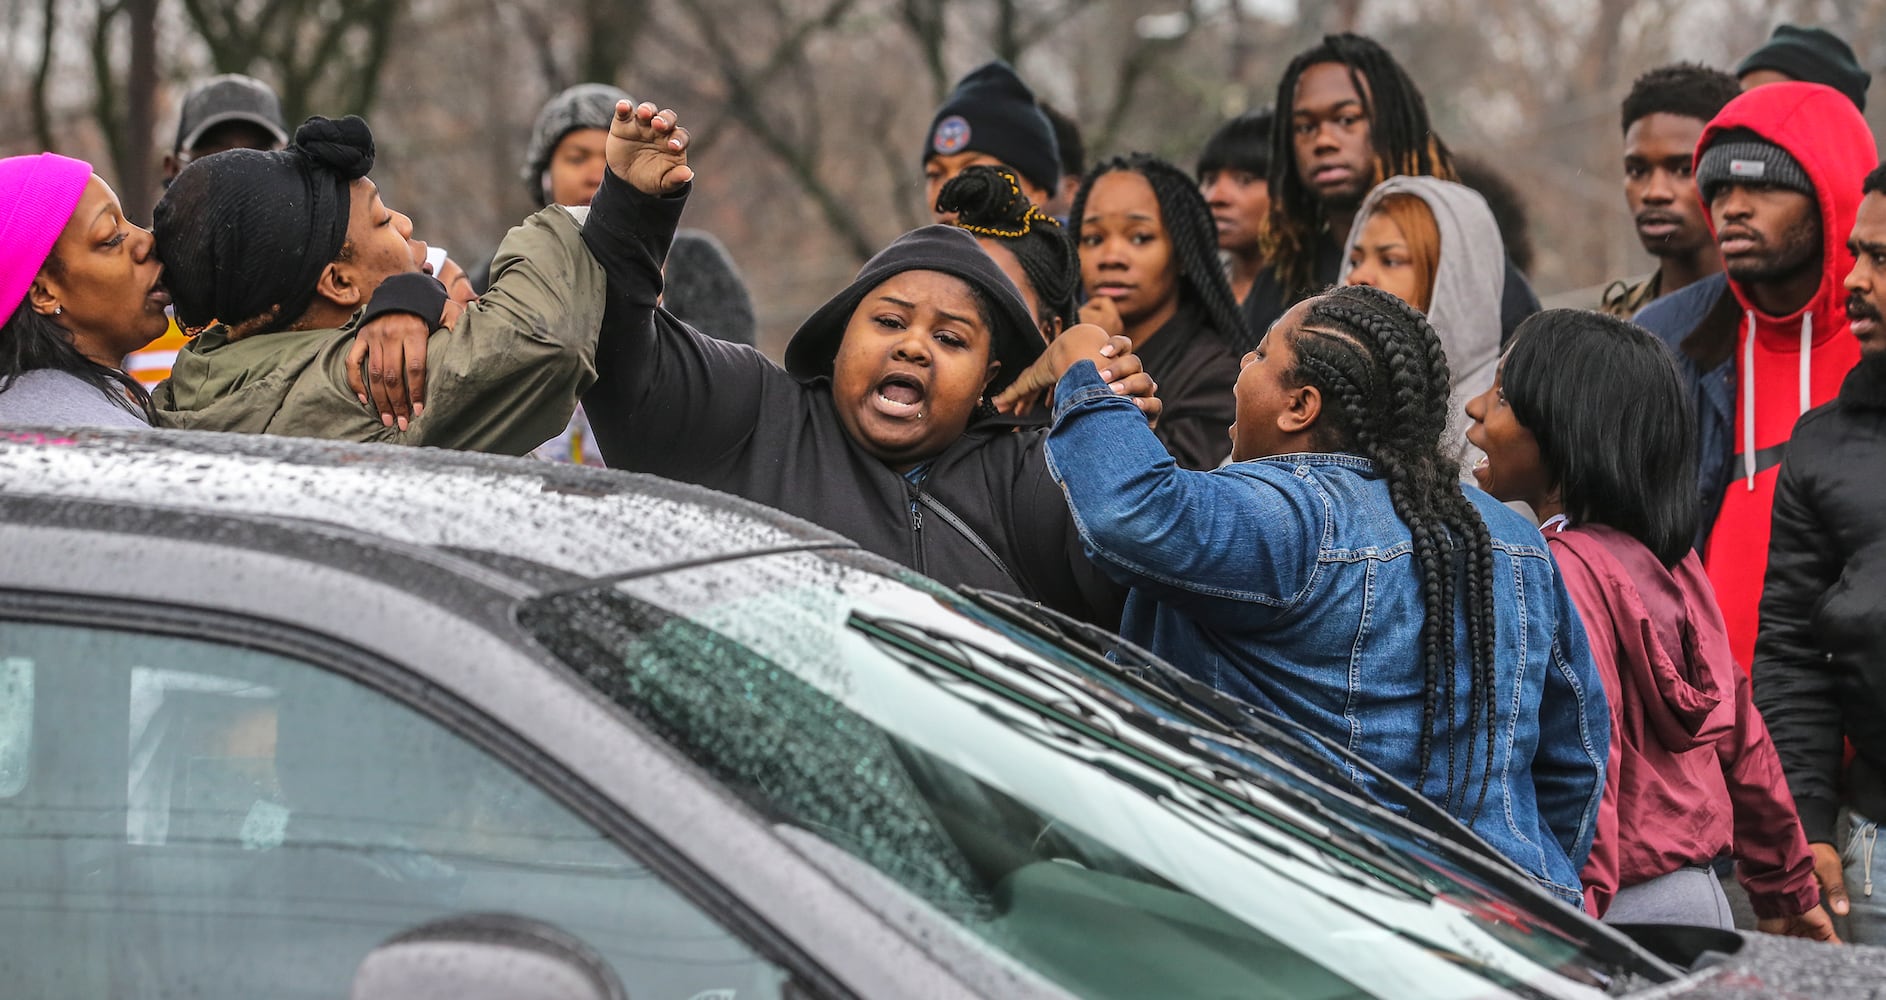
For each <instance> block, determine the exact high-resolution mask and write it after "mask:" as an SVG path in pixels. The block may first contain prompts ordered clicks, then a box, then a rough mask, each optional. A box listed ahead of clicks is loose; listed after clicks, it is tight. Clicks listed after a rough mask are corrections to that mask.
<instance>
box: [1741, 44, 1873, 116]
mask: <svg viewBox="0 0 1886 1000" xmlns="http://www.w3.org/2000/svg"><path fill="white" fill-rule="evenodd" d="M1758 69H1771V70H1774V71H1775V72H1777V73H1782V74H1785V75H1787V76H1788V77H1791V78H1793V79H1796V80H1799V81H1801V82H1802V83H1819V84H1824V85H1826V86H1829V87H1832V88H1834V89H1835V90H1838V91H1840V92H1841V93H1843V94H1845V95H1847V99H1848V100H1850V101H1852V102H1853V105H1854V107H1857V108H1859V109H1860V110H1861V111H1865V110H1866V88H1867V86H1868V85H1870V84H1871V83H1872V82H1873V78H1872V77H1871V76H1870V75H1868V74H1867V72H1866V70H1864V69H1861V68H1860V61H1859V60H1858V59H1855V58H1854V57H1853V49H1852V48H1851V47H1849V46H1848V45H1847V43H1846V42H1843V41H1841V40H1840V39H1839V38H1837V37H1835V36H1834V35H1833V33H1832V32H1829V31H1826V30H1824V29H1821V28H1801V27H1796V26H1795V25H1792V24H1784V25H1782V26H1780V27H1778V28H1776V29H1775V33H1774V34H1773V35H1771V36H1769V39H1768V41H1767V43H1766V44H1764V45H1763V46H1762V47H1761V48H1759V49H1756V50H1755V51H1754V52H1751V53H1749V56H1748V58H1747V59H1744V60H1742V63H1741V65H1739V66H1737V67H1736V68H1735V75H1736V77H1737V78H1740V77H1744V76H1747V75H1748V74H1750V73H1753V72H1755V71H1756V70H1758Z"/></svg>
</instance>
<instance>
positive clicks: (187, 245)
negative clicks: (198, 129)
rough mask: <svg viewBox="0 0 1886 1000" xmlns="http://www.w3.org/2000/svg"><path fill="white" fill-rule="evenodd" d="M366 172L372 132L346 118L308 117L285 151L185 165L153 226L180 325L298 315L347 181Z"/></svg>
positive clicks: (323, 259)
mask: <svg viewBox="0 0 1886 1000" xmlns="http://www.w3.org/2000/svg"><path fill="white" fill-rule="evenodd" d="M371 169H373V131H372V130H371V129H369V128H367V123H366V122H365V121H362V120H361V119H360V118H359V117H357V116H354V115H348V116H347V117H345V118H342V119H339V120H335V119H330V118H322V117H319V116H316V117H313V118H309V119H308V120H307V121H305V122H303V123H302V125H301V127H300V128H298V129H296V130H295V142H294V145H292V146H290V147H289V148H287V149H284V150H280V151H276V152H264V151H261V150H255V149H232V150H228V151H227V152H222V153H217V154H214V155H212V156H206V157H204V158H202V159H200V160H197V161H195V162H193V163H191V164H190V165H189V166H188V167H185V168H184V170H183V172H182V173H180V174H178V175H177V179H176V180H175V181H173V182H172V183H171V185H170V188H169V190H167V191H165V192H164V197H163V200H161V201H159V202H158V203H157V210H156V212H155V213H154V220H153V225H152V229H153V231H154V232H155V233H156V236H157V257H158V259H159V260H161V261H162V262H163V264H164V285H165V287H167V288H169V289H170V298H171V301H172V303H174V304H175V306H176V310H177V320H178V322H179V323H181V324H182V325H183V326H185V327H192V328H195V327H204V326H208V325H209V324H210V323H212V322H220V323H225V324H228V325H230V326H232V327H233V326H240V325H242V324H244V323H247V322H249V321H251V320H255V319H257V318H258V317H267V321H266V322H265V323H263V324H262V325H261V326H260V327H258V328H256V329H254V330H245V331H244V333H245V334H253V333H266V332H268V331H271V330H275V329H279V328H280V327H282V326H284V325H286V324H288V323H290V322H293V321H294V320H296V319H299V318H300V317H301V315H302V314H303V313H305V312H307V311H308V304H309V302H311V301H312V300H313V299H314V290H315V285H316V284H317V283H318V282H319V281H320V278H321V271H322V269H323V268H325V267H327V265H328V264H330V263H332V262H333V260H334V258H335V257H337V256H339V255H340V252H341V248H342V247H343V246H345V245H346V242H347V219H348V213H349V210H350V208H351V204H352V203H351V198H350V197H349V195H348V185H349V184H351V183H352V182H353V181H355V180H357V179H359V178H361V177H365V176H366V175H367V171H369V170H371Z"/></svg>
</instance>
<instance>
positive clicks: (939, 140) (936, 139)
mask: <svg viewBox="0 0 1886 1000" xmlns="http://www.w3.org/2000/svg"><path fill="white" fill-rule="evenodd" d="M970 134H971V133H970V129H969V119H967V118H964V117H963V116H962V115H951V116H949V117H948V118H945V119H943V120H942V121H940V122H937V123H936V131H935V132H934V133H932V134H931V136H930V151H931V152H933V153H937V154H939V155H942V156H950V155H953V154H956V153H960V152H962V151H963V150H965V149H968V148H969V137H970Z"/></svg>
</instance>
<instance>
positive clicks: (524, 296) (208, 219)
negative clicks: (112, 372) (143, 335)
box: [152, 115, 607, 455]
mask: <svg viewBox="0 0 1886 1000" xmlns="http://www.w3.org/2000/svg"><path fill="white" fill-rule="evenodd" d="M373 162H374V143H373V133H372V131H371V130H370V129H368V127H367V123H366V122H364V121H362V120H361V119H359V118H357V117H354V116H351V115H350V116H348V117H346V118H341V119H328V118H321V117H314V118H309V119H308V120H307V121H306V122H304V123H303V124H302V126H301V127H300V128H299V129H297V130H296V132H295V140H294V142H293V144H292V145H290V146H289V148H287V149H284V150H275V151H263V150H254V149H232V150H228V151H225V152H221V153H216V154H214V155H212V156H206V157H204V158H202V159H200V160H195V161H193V162H192V163H191V164H190V165H189V166H187V167H185V168H184V169H183V172H182V173H180V174H178V175H177V179H176V180H175V181H173V182H172V183H171V185H170V187H169V188H168V189H167V190H166V191H165V192H164V197H163V199H162V200H160V201H159V202H158V204H157V209H156V211H155V213H154V222H153V227H152V228H153V229H154V230H155V233H156V237H157V256H158V258H159V259H160V260H162V261H163V264H164V278H165V284H166V285H167V286H168V287H169V289H170V294H171V297H172V300H173V302H174V305H175V309H176V314H177V322H178V324H179V326H181V327H183V328H184V330H185V331H186V332H188V333H191V334H192V335H193V336H192V340H191V341H190V344H189V346H187V347H186V348H184V349H183V350H182V351H180V352H179V353H178V355H177V360H176V362H175V364H174V365H173V366H172V368H171V374H170V378H169V379H168V380H167V381H165V382H164V383H163V384H162V385H160V386H158V388H157V391H156V392H155V393H153V400H154V402H155V405H156V415H157V420H158V423H159V424H160V425H163V426H167V427H179V428H189V429H196V430H220V431H236V432H241V433H252V434H284V435H290V436H295V437H317V438H328V439H333V440H345V441H385V442H391V443H399V444H414V445H430V446H436V447H445V448H460V449H464V450H467V451H489V452H497V453H502V454H512V455H522V454H525V453H527V452H529V451H530V450H531V449H532V448H534V447H536V446H537V445H539V444H541V443H542V442H543V441H545V440H546V439H548V438H550V437H552V436H553V435H555V434H556V433H557V432H558V431H559V430H561V429H563V427H564V425H565V424H566V423H567V422H568V420H569V418H570V414H571V412H572V411H574V410H575V408H576V403H577V399H578V398H579V396H580V395H581V393H582V391H583V390H584V389H586V388H588V387H589V384H590V382H592V381H594V379H595V361H594V355H595V350H596V330H597V327H598V325H599V324H600V323H601V321H602V312H603V299H604V293H605V289H606V287H607V286H606V282H605V278H604V274H603V270H602V268H601V267H600V266H599V265H598V264H597V263H596V261H595V260H594V259H593V258H592V257H591V256H590V254H589V252H588V251H587V250H586V249H584V246H583V240H582V237H581V235H580V227H581V224H582V221H581V218H580V213H572V212H571V211H569V210H566V209H563V208H559V207H552V208H547V209H544V210H543V211H541V212H538V213H537V214H536V215H533V216H531V217H530V218H528V219H526V220H525V221H524V223H523V224H522V225H520V226H518V227H517V228H515V229H513V230H511V233H510V235H509V236H507V237H506V238H505V240H504V243H503V244H501V245H500V246H499V248H498V255H497V262H496V265H495V266H494V268H493V273H494V274H495V275H496V277H495V279H494V280H493V281H492V284H491V288H490V289H489V290H488V291H487V292H486V293H485V294H484V296H483V297H482V298H480V299H478V300H477V301H474V302H471V303H470V304H468V305H464V306H463V307H462V308H461V307H460V306H458V305H457V304H456V303H450V304H448V299H447V296H446V290H445V287H444V286H443V285H441V284H440V283H439V282H438V281H436V280H434V279H433V278H432V277H430V276H429V275H426V274H424V273H422V272H421V271H420V268H419V260H420V259H423V257H424V254H425V245H424V244H423V243H420V242H418V241H416V240H414V239H413V238H412V232H413V226H412V220H411V219H408V218H407V217H406V216H404V215H402V214H400V213H398V212H395V211H393V210H392V209H391V208H389V207H387V205H386V203H385V201H384V200H383V199H382V198H381V197H380V190H379V188H378V187H377V186H376V185H375V184H374V183H373V181H372V180H371V179H370V178H369V177H368V176H367V174H368V172H369V171H371V170H372V169H373ZM593 215H594V213H593V212H592V213H591V217H593ZM375 331H381V332H383V334H384V336H370V334H374V332H375ZM369 395H371V399H369ZM408 413H410V414H411V419H408V417H407V414H408Z"/></svg>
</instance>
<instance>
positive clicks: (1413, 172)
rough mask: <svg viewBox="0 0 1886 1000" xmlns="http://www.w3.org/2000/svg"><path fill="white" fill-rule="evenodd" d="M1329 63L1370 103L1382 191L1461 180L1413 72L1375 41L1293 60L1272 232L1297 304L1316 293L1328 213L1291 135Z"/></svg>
mask: <svg viewBox="0 0 1886 1000" xmlns="http://www.w3.org/2000/svg"><path fill="white" fill-rule="evenodd" d="M1322 63H1339V64H1341V65H1343V66H1347V67H1348V68H1349V80H1350V82H1351V83H1353V84H1354V85H1355V88H1356V93H1357V94H1358V95H1359V96H1360V97H1361V98H1362V113H1363V115H1364V116H1365V117H1367V118H1368V121H1369V143H1370V145H1371V146H1373V147H1374V150H1375V180H1374V183H1375V184H1379V183H1381V182H1382V181H1383V180H1384V179H1386V178H1389V177H1394V176H1396V175H1398V174H1404V175H1407V176H1410V177H1439V178H1440V179H1442V180H1446V181H1451V180H1456V179H1457V177H1456V175H1455V172H1454V157H1453V154H1452V153H1450V152H1448V149H1447V144H1446V143H1444V142H1442V141H1441V138H1440V136H1438V135H1435V134H1434V126H1433V123H1431V122H1430V121H1429V120H1428V102H1427V100H1426V99H1425V98H1423V97H1422V96H1421V91H1420V90H1419V89H1418V88H1416V87H1415V84H1414V81H1413V80H1412V79H1410V78H1409V77H1408V72H1407V70H1404V69H1402V68H1401V64H1400V63H1398V62H1396V61H1395V57H1394V56H1391V55H1389V54H1388V50H1387V49H1384V48H1382V46H1381V45H1380V44H1378V43H1377V42H1375V41H1374V40H1373V39H1369V38H1364V37H1363V36H1361V35H1355V34H1341V35H1326V36H1324V38H1323V42H1322V44H1320V45H1318V46H1317V47H1315V48H1313V49H1310V50H1309V51H1307V52H1304V53H1302V54H1300V55H1298V56H1297V57H1296V58H1295V59H1292V60H1290V65H1289V67H1288V68H1286V69H1285V70H1284V77H1283V81H1282V82H1281V83H1279V84H1278V85H1277V117H1278V119H1279V121H1278V125H1277V127H1276V128H1275V129H1272V130H1271V159H1270V228H1269V245H1268V246H1266V247H1265V255H1266V256H1267V257H1268V258H1269V259H1270V260H1271V261H1273V262H1274V266H1275V267H1276V270H1277V279H1278V283H1279V284H1281V285H1282V286H1283V289H1284V292H1285V294H1286V295H1287V296H1288V297H1289V298H1290V299H1291V300H1292V301H1294V300H1296V299H1300V298H1302V297H1304V296H1306V295H1308V294H1310V293H1311V292H1312V291H1314V290H1315V288H1314V285H1315V275H1314V274H1313V271H1314V268H1315V260H1316V251H1315V246H1316V236H1317V233H1318V232H1319V231H1320V230H1321V229H1322V227H1323V223H1324V221H1325V218H1324V211H1323V206H1322V203H1321V202H1320V201H1318V200H1317V197H1316V193H1315V192H1314V191H1311V190H1310V187H1309V185H1307V184H1305V183H1304V182H1303V178H1301V177H1299V176H1297V151H1296V139H1295V136H1294V132H1293V130H1292V129H1291V127H1290V121H1291V110H1290V109H1291V108H1292V107H1294V106H1295V103H1296V97H1297V80H1298V79H1299V78H1301V77H1302V76H1303V72H1304V70H1307V69H1309V68H1310V67H1311V66H1316V65H1319V64H1322Z"/></svg>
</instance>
